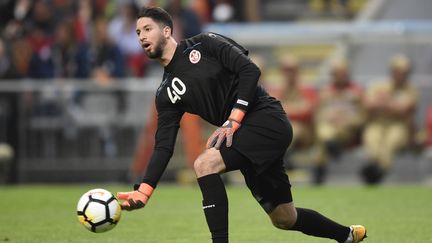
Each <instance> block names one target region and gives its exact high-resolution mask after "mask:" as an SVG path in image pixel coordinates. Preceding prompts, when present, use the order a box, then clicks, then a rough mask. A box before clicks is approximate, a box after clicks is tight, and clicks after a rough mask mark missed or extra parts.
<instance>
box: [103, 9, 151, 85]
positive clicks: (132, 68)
mask: <svg viewBox="0 0 432 243" xmlns="http://www.w3.org/2000/svg"><path fill="white" fill-rule="evenodd" d="M118 8H119V10H118V11H119V12H118V15H117V16H116V17H115V18H114V19H112V20H111V22H110V23H109V27H108V31H109V34H110V37H111V39H112V40H113V41H114V43H115V44H116V45H117V46H118V47H119V48H120V51H121V52H122V54H123V55H124V58H125V60H126V66H127V74H128V75H129V76H135V77H141V76H143V75H144V69H145V65H146V64H147V62H148V59H147V58H146V57H145V55H144V53H143V51H142V48H141V46H140V45H139V43H138V42H137V40H136V38H137V37H136V36H137V35H136V30H135V28H136V15H137V12H138V6H136V4H135V3H134V2H133V1H124V2H123V1H122V2H121V3H119V6H118Z"/></svg>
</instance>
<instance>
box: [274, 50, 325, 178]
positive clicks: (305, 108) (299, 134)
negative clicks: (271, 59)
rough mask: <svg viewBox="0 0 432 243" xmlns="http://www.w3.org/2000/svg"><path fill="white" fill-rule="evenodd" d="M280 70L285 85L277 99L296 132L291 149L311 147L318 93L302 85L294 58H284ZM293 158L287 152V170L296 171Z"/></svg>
mask: <svg viewBox="0 0 432 243" xmlns="http://www.w3.org/2000/svg"><path fill="white" fill-rule="evenodd" d="M279 69H280V72H281V74H282V76H283V83H282V86H281V88H280V90H279V91H278V94H277V97H278V98H279V99H280V100H281V103H282V106H283V108H284V110H285V111H286V113H287V115H288V118H289V120H290V122H291V126H292V128H293V131H294V132H293V141H292V143H291V148H307V147H310V146H312V145H313V144H314V141H315V134H314V127H313V115H314V112H315V108H316V105H317V92H316V90H315V89H314V88H312V87H309V86H307V85H304V84H301V81H300V80H299V65H298V61H297V60H296V59H295V58H294V57H292V56H285V57H283V58H282V59H281V61H280V66H279ZM291 157H292V156H291V154H290V152H289V151H287V153H286V155H285V157H284V162H285V167H286V168H287V170H291V169H294V165H293V163H292V161H291Z"/></svg>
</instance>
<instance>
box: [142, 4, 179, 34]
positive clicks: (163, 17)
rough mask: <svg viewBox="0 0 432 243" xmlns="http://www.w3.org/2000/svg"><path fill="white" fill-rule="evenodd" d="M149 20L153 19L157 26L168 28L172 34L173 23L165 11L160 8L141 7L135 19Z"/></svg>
mask: <svg viewBox="0 0 432 243" xmlns="http://www.w3.org/2000/svg"><path fill="white" fill-rule="evenodd" d="M143 17H146V18H151V19H153V21H155V22H156V23H158V24H162V25H164V26H168V27H170V28H171V34H172V32H173V21H172V18H171V15H170V14H169V13H168V12H167V11H165V10H164V9H162V8H159V7H152V8H147V7H143V8H141V9H140V11H139V13H138V16H137V19H139V18H143Z"/></svg>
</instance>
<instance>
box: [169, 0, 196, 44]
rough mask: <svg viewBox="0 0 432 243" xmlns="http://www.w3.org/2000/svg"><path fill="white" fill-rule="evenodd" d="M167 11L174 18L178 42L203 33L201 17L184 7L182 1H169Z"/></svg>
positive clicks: (175, 35) (175, 36)
mask: <svg viewBox="0 0 432 243" xmlns="http://www.w3.org/2000/svg"><path fill="white" fill-rule="evenodd" d="M165 9H166V11H167V12H168V13H169V14H170V15H171V17H172V18H173V24H174V28H173V29H174V30H173V36H174V38H175V39H176V40H183V39H185V38H189V37H192V36H194V35H197V34H199V33H201V22H200V19H199V16H198V15H197V14H196V13H195V12H194V11H193V10H192V9H191V8H186V7H184V6H183V1H182V0H169V1H168V3H167V7H165Z"/></svg>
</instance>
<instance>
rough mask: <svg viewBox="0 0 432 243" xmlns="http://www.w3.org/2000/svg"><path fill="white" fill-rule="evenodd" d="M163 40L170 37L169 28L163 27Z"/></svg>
mask: <svg viewBox="0 0 432 243" xmlns="http://www.w3.org/2000/svg"><path fill="white" fill-rule="evenodd" d="M162 32H163V34H164V36H165V38H168V37H170V36H171V28H170V27H169V26H165V27H164V28H163V30H162Z"/></svg>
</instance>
